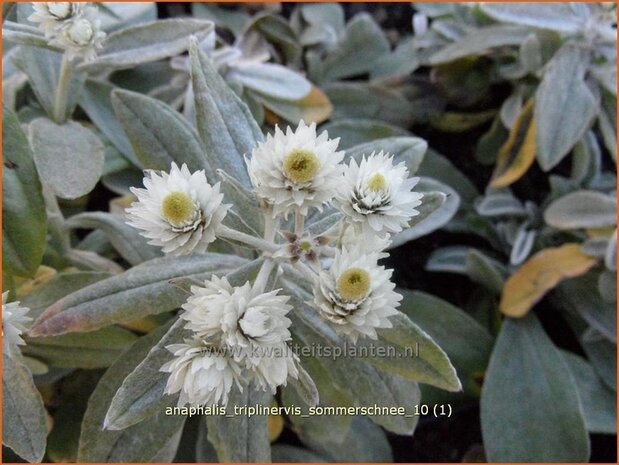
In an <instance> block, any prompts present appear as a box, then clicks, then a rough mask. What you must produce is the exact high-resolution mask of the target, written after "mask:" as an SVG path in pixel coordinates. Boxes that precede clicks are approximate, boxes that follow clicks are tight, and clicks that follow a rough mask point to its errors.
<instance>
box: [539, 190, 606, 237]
mask: <svg viewBox="0 0 619 465" xmlns="http://www.w3.org/2000/svg"><path fill="white" fill-rule="evenodd" d="M544 220H545V221H546V223H548V224H549V225H550V226H554V227H555V228H559V229H583V228H584V229H591V228H605V227H608V226H614V225H616V224H617V200H616V199H615V197H614V196H610V195H605V194H603V193H601V192H597V191H588V190H580V191H576V192H571V193H569V194H567V195H564V196H563V197H560V198H558V199H557V200H555V201H554V202H552V203H551V204H550V205H549V206H548V208H547V209H546V211H545V212H544Z"/></svg>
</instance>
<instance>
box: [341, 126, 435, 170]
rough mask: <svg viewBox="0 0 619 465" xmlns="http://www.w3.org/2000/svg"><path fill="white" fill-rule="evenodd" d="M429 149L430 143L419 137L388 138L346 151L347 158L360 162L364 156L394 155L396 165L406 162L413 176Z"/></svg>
mask: <svg viewBox="0 0 619 465" xmlns="http://www.w3.org/2000/svg"><path fill="white" fill-rule="evenodd" d="M336 136H338V134H337V133H333V134H331V137H336ZM427 149H428V143H427V142H426V141H425V140H423V139H421V138H419V137H388V138H384V139H379V140H376V141H372V142H365V143H362V144H359V145H355V146H353V147H350V148H348V149H347V150H346V156H347V157H350V158H354V159H355V160H357V161H358V162H359V161H360V160H361V158H363V156H364V155H365V157H366V158H367V157H369V156H370V155H371V154H372V153H373V152H376V153H378V152H380V151H383V152H385V153H388V154H390V155H393V158H394V160H393V162H394V164H397V163H401V162H404V163H405V164H406V167H407V168H408V174H409V176H413V175H414V174H415V173H416V172H417V170H418V169H419V166H420V165H421V163H422V162H423V159H424V155H425V153H426V150H427Z"/></svg>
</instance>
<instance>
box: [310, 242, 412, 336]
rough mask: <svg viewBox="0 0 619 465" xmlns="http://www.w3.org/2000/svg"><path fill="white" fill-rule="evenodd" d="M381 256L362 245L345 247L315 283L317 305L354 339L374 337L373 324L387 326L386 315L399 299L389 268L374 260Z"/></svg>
mask: <svg viewBox="0 0 619 465" xmlns="http://www.w3.org/2000/svg"><path fill="white" fill-rule="evenodd" d="M381 256H382V254H381V253H380V252H370V253H366V252H365V249H364V248H363V245H359V246H357V247H354V248H351V249H348V248H345V247H344V248H342V250H341V251H338V252H336V255H335V258H334V259H333V263H332V264H331V267H330V268H329V269H328V270H323V271H322V272H321V273H320V276H319V278H318V280H317V283H316V284H315V286H314V302H313V303H314V306H315V307H316V309H317V310H318V311H319V313H320V314H321V315H322V316H323V317H324V318H326V319H327V320H329V321H331V322H332V323H333V324H334V328H335V330H336V331H338V332H340V333H342V334H345V335H347V336H348V337H350V339H351V340H352V341H353V342H356V341H357V339H358V338H359V336H368V337H370V338H372V339H376V338H377V334H376V328H390V327H391V323H390V322H389V317H390V316H391V315H395V314H396V313H397V310H396V308H397V307H398V305H399V302H400V300H402V296H401V295H399V294H398V293H397V292H395V291H394V289H395V284H393V283H392V282H391V281H390V279H391V274H392V271H391V270H385V267H384V266H379V265H378V264H377V261H378V259H379V258H381Z"/></svg>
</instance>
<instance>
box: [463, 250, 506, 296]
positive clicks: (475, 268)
mask: <svg viewBox="0 0 619 465" xmlns="http://www.w3.org/2000/svg"><path fill="white" fill-rule="evenodd" d="M466 274H467V275H468V277H469V278H471V280H473V281H475V282H476V283H478V284H481V285H482V286H484V287H486V288H488V289H489V290H490V291H492V292H494V293H495V294H496V295H499V294H501V291H502V290H503V285H504V284H505V275H506V274H507V271H506V270H505V267H504V266H503V265H502V263H500V262H498V261H497V260H494V259H492V258H490V257H488V256H486V255H485V254H483V253H481V252H480V251H478V250H476V249H469V251H468V253H467V254H466Z"/></svg>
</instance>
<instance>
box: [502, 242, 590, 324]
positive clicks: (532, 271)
mask: <svg viewBox="0 0 619 465" xmlns="http://www.w3.org/2000/svg"><path fill="white" fill-rule="evenodd" d="M595 263H596V260H595V259H594V258H592V257H590V256H589V255H587V254H585V253H584V252H583V251H582V250H581V249H580V245H578V244H564V245H562V246H561V247H555V248H549V249H544V250H542V251H540V252H538V253H536V254H535V255H534V256H533V257H531V258H530V259H529V260H527V261H526V262H525V263H524V264H523V265H522V266H521V267H520V268H519V269H518V270H517V271H516V272H515V273H514V274H513V275H512V276H510V278H509V279H508V280H507V282H506V283H505V287H504V288H503V295H502V296H501V304H500V309H501V312H503V314H505V315H507V316H510V317H513V318H520V317H523V316H524V315H526V314H527V312H528V311H529V310H530V309H531V307H533V305H535V304H536V303H537V302H538V301H539V300H540V299H541V298H542V297H543V296H544V295H545V294H546V293H547V292H548V291H549V290H551V289H552V288H554V287H555V286H556V285H557V284H558V283H559V282H560V281H562V280H563V279H566V278H574V277H576V276H580V275H581V274H584V273H586V272H587V271H588V270H589V269H590V268H591V267H592V266H593V265H595Z"/></svg>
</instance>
